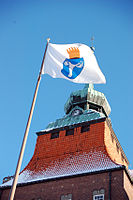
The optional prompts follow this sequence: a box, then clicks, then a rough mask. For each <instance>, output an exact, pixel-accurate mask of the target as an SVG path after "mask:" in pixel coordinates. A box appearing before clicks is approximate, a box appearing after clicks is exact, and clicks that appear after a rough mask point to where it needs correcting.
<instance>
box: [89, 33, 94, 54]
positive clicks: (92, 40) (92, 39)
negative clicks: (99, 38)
mask: <svg viewBox="0 0 133 200" xmlns="http://www.w3.org/2000/svg"><path fill="white" fill-rule="evenodd" d="M93 42H94V36H92V37H91V47H90V48H91V50H92V51H93V52H94V51H95V47H94V43H93Z"/></svg>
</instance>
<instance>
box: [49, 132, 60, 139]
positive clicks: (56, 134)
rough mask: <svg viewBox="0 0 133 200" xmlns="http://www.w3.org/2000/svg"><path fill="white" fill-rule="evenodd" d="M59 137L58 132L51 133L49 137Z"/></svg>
mask: <svg viewBox="0 0 133 200" xmlns="http://www.w3.org/2000/svg"><path fill="white" fill-rule="evenodd" d="M58 137H59V132H55V133H51V139H55V138H58Z"/></svg>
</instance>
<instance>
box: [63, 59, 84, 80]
mask: <svg viewBox="0 0 133 200" xmlns="http://www.w3.org/2000/svg"><path fill="white" fill-rule="evenodd" d="M83 68H84V59H83V58H71V59H68V58H66V59H65V60H64V62H63V69H62V70H61V72H62V74H63V75H64V76H66V77H67V78H69V79H75V78H76V77H77V76H78V75H79V74H80V73H81V71H82V70H83Z"/></svg>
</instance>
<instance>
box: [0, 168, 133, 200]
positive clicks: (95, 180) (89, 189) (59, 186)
mask: <svg viewBox="0 0 133 200" xmlns="http://www.w3.org/2000/svg"><path fill="white" fill-rule="evenodd" d="M100 189H104V190H105V200H108V199H109V172H104V173H99V174H91V175H86V176H80V177H70V178H67V179H58V180H53V181H48V182H43V183H38V184H32V185H27V186H23V187H18V188H17V191H16V195H15V200H39V198H40V200H60V197H61V195H66V194H70V193H71V194H72V199H73V200H92V199H93V191H94V190H100ZM8 193H9V189H7V190H4V191H3V193H2V196H1V200H7V199H8ZM118 199H119V200H128V197H127V194H126V192H125V190H124V188H123V170H119V171H113V172H112V173H111V200H118ZM130 200H131V199H130Z"/></svg>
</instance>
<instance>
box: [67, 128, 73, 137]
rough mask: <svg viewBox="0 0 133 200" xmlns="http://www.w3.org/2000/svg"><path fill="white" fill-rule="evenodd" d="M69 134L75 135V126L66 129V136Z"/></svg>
mask: <svg viewBox="0 0 133 200" xmlns="http://www.w3.org/2000/svg"><path fill="white" fill-rule="evenodd" d="M68 135H74V128H73V129H69V130H66V136H68Z"/></svg>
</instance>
